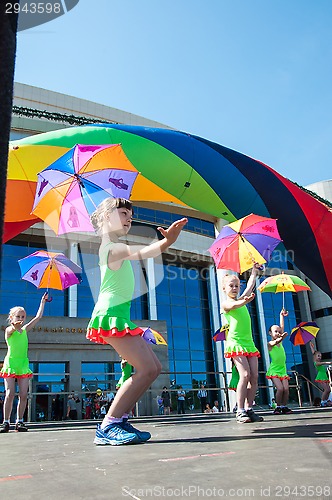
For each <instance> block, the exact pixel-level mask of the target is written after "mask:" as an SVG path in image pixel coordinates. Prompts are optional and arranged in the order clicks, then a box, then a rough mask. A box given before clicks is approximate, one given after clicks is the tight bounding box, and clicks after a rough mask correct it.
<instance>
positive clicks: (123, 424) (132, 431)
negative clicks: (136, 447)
mask: <svg viewBox="0 0 332 500" xmlns="http://www.w3.org/2000/svg"><path fill="white" fill-rule="evenodd" d="M121 427H122V429H124V430H125V431H126V432H129V433H130V434H136V436H137V437H138V439H139V442H140V443H145V441H149V439H150V438H151V434H150V432H144V431H139V430H138V429H135V427H133V426H132V425H131V424H130V423H129V422H128V420H127V419H124V420H123V421H122V422H121Z"/></svg>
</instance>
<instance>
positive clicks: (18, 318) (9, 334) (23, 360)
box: [0, 293, 48, 433]
mask: <svg viewBox="0 0 332 500" xmlns="http://www.w3.org/2000/svg"><path fill="white" fill-rule="evenodd" d="M47 298H48V294H47V293H44V295H43V296H42V298H41V301H40V305H39V309H38V311H37V314H36V316H35V317H34V318H33V319H32V320H31V321H29V322H28V323H26V324H24V322H25V320H26V312H25V309H24V308H23V307H21V306H16V307H12V308H11V310H10V311H9V315H8V323H10V325H9V326H7V328H6V330H5V339H6V343H7V346H8V352H7V354H6V357H5V359H4V362H3V367H2V369H1V371H0V377H3V378H4V380H5V389H6V397H5V401H4V408H3V417H4V418H3V424H2V425H1V426H0V433H4V432H9V429H10V414H11V412H12V408H13V401H14V397H15V382H16V380H17V384H18V387H19V396H18V405H17V418H16V424H15V430H16V431H17V432H26V431H27V430H28V428H27V427H26V425H25V424H24V423H23V415H24V411H25V408H26V404H27V400H28V389H29V380H30V378H31V377H32V375H33V373H32V371H31V370H30V368H29V359H28V336H27V333H28V332H29V331H30V330H31V329H32V328H33V327H34V326H35V325H36V324H37V323H38V321H39V320H40V319H41V317H42V316H43V312H44V307H45V302H46V301H47Z"/></svg>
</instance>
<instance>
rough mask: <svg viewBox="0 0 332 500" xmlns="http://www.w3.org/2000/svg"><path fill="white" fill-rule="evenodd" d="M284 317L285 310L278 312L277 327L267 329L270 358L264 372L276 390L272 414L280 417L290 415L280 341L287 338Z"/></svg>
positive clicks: (284, 357) (287, 387) (285, 371)
mask: <svg viewBox="0 0 332 500" xmlns="http://www.w3.org/2000/svg"><path fill="white" fill-rule="evenodd" d="M285 316H288V312H287V311H286V310H285V309H282V310H281V311H280V320H279V323H280V324H279V325H272V326H270V329H269V334H270V335H271V339H272V340H270V341H269V342H268V344H267V345H268V350H269V354H270V358H271V364H270V366H269V369H268V371H267V372H266V378H267V379H270V380H272V382H273V384H274V386H275V387H276V389H277V393H276V402H277V406H276V408H275V409H274V411H273V413H274V414H275V415H281V414H282V413H283V414H287V413H292V410H290V409H289V408H288V407H287V403H288V398H289V382H288V381H289V379H290V377H289V375H288V374H287V367H286V353H285V349H284V346H283V345H282V341H283V340H284V338H285V337H286V336H287V332H285V331H284V328H285V319H284V318H285Z"/></svg>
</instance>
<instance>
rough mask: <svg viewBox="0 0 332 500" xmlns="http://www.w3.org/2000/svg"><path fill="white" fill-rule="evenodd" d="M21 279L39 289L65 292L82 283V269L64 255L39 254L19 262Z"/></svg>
mask: <svg viewBox="0 0 332 500" xmlns="http://www.w3.org/2000/svg"><path fill="white" fill-rule="evenodd" d="M18 263H19V266H20V268H21V278H22V279H24V280H26V281H30V283H32V284H33V285H35V286H36V287H37V288H47V289H49V288H53V289H55V290H65V289H66V288H68V287H70V286H72V285H78V284H79V283H81V281H82V278H81V273H82V269H81V268H80V266H78V265H77V264H74V262H72V261H71V260H70V259H68V258H67V257H66V256H65V255H64V254H63V253H55V252H47V251H46V250H38V251H37V252H34V253H32V254H31V255H28V256H27V257H24V259H20V260H19V261H18Z"/></svg>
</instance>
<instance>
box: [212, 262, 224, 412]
mask: <svg viewBox="0 0 332 500" xmlns="http://www.w3.org/2000/svg"><path fill="white" fill-rule="evenodd" d="M215 272H216V270H215V267H214V266H209V276H210V280H209V288H210V297H211V306H212V311H211V316H212V328H213V331H214V332H215V331H216V330H218V328H220V325H221V319H220V311H219V306H218V290H217V286H216V281H215V279H214V274H215ZM216 354H217V359H216V361H217V363H216V364H217V370H218V372H223V371H224V353H223V345H222V342H216ZM217 380H218V387H220V389H224V388H225V379H224V377H223V375H222V374H221V373H219V374H218V376H217ZM220 399H221V404H222V407H225V406H226V394H225V391H223V390H221V391H220Z"/></svg>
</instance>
